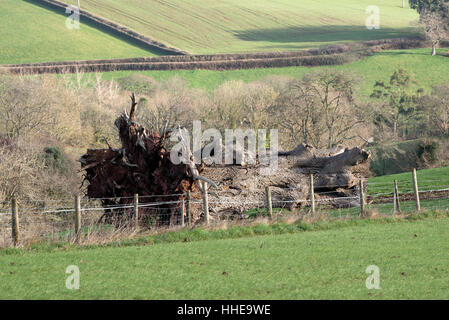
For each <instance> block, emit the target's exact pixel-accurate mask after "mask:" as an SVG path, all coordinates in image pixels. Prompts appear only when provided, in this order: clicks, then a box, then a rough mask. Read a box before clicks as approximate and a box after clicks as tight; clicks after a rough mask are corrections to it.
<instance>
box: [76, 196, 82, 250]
mask: <svg viewBox="0 0 449 320" xmlns="http://www.w3.org/2000/svg"><path fill="white" fill-rule="evenodd" d="M75 236H76V242H79V241H80V239H81V199H80V196H79V195H76V196H75Z"/></svg>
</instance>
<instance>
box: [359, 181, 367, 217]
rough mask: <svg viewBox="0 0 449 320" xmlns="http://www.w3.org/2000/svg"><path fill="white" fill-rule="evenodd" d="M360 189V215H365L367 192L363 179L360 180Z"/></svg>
mask: <svg viewBox="0 0 449 320" xmlns="http://www.w3.org/2000/svg"><path fill="white" fill-rule="evenodd" d="M359 189H360V215H361V216H363V214H364V213H365V204H366V202H365V192H364V190H363V180H360V181H359Z"/></svg>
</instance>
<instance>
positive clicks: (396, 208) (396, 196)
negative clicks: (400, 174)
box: [393, 180, 401, 213]
mask: <svg viewBox="0 0 449 320" xmlns="http://www.w3.org/2000/svg"><path fill="white" fill-rule="evenodd" d="M393 198H394V204H393V208H394V211H393V213H397V212H399V213H401V203H400V201H399V189H398V180H394V197H393Z"/></svg>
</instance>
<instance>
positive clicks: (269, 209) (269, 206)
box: [265, 187, 273, 219]
mask: <svg viewBox="0 0 449 320" xmlns="http://www.w3.org/2000/svg"><path fill="white" fill-rule="evenodd" d="M265 197H266V200H267V213H268V216H269V217H270V219H272V218H273V203H272V201H271V188H270V187H266V188H265Z"/></svg>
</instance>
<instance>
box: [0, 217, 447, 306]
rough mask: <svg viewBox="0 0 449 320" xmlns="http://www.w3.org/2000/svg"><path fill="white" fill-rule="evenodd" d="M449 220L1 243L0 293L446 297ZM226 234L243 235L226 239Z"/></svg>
mask: <svg viewBox="0 0 449 320" xmlns="http://www.w3.org/2000/svg"><path fill="white" fill-rule="evenodd" d="M448 228H449V219H448V218H447V215H446V214H439V215H436V214H427V215H426V216H425V217H422V218H418V217H416V216H415V218H414V219H405V220H399V219H397V220H394V219H374V220H356V221H354V220H353V221H352V222H346V223H345V222H336V223H326V224H322V225H321V227H318V226H317V227H316V228H315V229H314V228H310V230H309V231H306V232H303V231H304V229H303V228H302V227H301V224H297V225H283V224H278V225H277V227H273V228H269V227H266V226H263V225H261V226H260V227H258V228H256V227H254V228H253V229H248V228H246V229H244V228H240V234H238V231H239V230H238V228H236V229H235V230H234V231H233V232H234V233H231V230H228V231H226V230H221V231H220V230H219V231H216V232H207V231H206V230H203V231H202V232H200V231H201V230H197V240H200V239H201V237H200V236H201V235H203V239H206V240H203V241H187V242H174V243H170V241H165V242H164V241H163V240H164V239H163V238H162V237H161V238H160V239H159V240H161V241H159V243H158V244H153V245H143V244H144V243H141V244H140V245H138V244H137V243H136V245H131V246H123V247H121V246H120V245H119V244H116V246H114V247H103V248H98V247H92V248H84V249H83V248H73V247H60V248H59V249H56V250H52V251H47V250H45V249H43V250H35V251H29V252H21V251H17V250H1V251H0V266H1V268H0V280H1V281H0V299H448V298H449V287H448V283H447V279H448V277H449V256H448V254H447V253H448V252H449V242H448V241H447V239H448V231H447V230H448ZM245 230H246V231H245ZM257 230H258V231H257ZM264 230H265V231H264ZM313 230H315V231H313ZM226 232H227V234H228V235H230V236H231V237H232V235H234V237H235V236H236V237H242V236H244V237H243V238H238V239H237V238H236V239H226V237H223V239H221V240H219V238H220V237H219V236H220V235H222V236H223V235H225V234H226ZM185 234H189V233H188V232H186V233H185ZM185 234H181V235H180V237H184V236H185ZM208 234H214V235H215V237H216V238H217V239H216V240H214V239H213V238H212V239H211V237H209V239H208V237H207V235H208ZM258 234H260V235H259V236H258ZM263 234H265V235H263ZM194 238H195V237H194V236H193V234H192V239H194ZM169 239H170V238H169V235H168V236H166V237H165V240H169ZM179 241H182V239H181V240H179ZM184 241H185V240H184ZM124 245H125V244H124ZM69 265H77V266H78V267H79V269H80V289H79V290H68V289H66V287H65V281H66V277H68V275H67V274H66V273H65V271H66V268H67V267H68V266H69ZM369 265H376V266H378V267H379V268H380V288H381V289H380V290H368V289H367V288H366V287H365V281H366V278H367V277H368V274H366V273H365V270H366V268H367V267H368V266H369Z"/></svg>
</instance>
